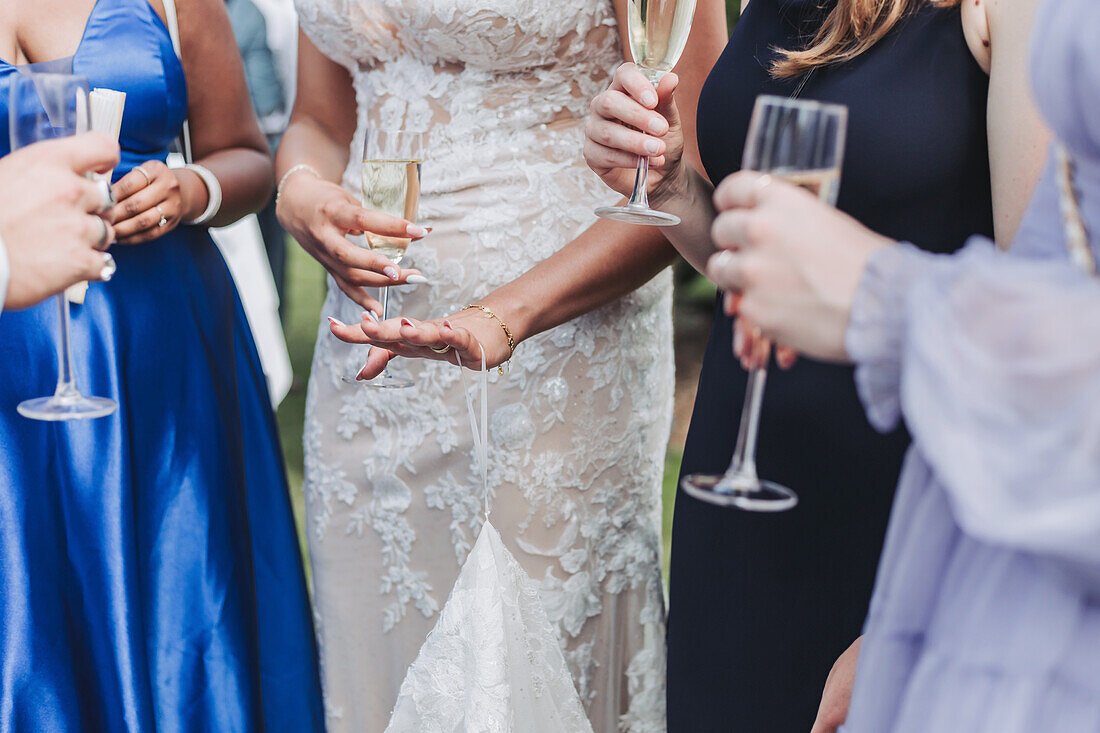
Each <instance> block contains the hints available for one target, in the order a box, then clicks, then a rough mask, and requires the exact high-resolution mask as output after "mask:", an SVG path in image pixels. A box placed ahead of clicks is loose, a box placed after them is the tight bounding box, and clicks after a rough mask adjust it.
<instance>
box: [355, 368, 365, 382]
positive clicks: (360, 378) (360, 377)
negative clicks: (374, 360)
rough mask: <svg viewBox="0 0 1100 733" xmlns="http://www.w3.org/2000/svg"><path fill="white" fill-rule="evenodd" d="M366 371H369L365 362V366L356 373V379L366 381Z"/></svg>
mask: <svg viewBox="0 0 1100 733" xmlns="http://www.w3.org/2000/svg"><path fill="white" fill-rule="evenodd" d="M365 371H367V365H366V364H364V365H363V367H362V368H361V369H360V370H359V371H358V372H356V373H355V379H356V380H357V381H360V382H365V381H366V379H367V378H366V377H364V376H363V372H365Z"/></svg>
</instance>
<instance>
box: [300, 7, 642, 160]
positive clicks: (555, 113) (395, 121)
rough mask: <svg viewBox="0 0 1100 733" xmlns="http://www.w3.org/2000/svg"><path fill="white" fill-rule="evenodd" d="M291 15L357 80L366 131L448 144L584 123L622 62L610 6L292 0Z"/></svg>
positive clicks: (314, 40)
mask: <svg viewBox="0 0 1100 733" xmlns="http://www.w3.org/2000/svg"><path fill="white" fill-rule="evenodd" d="M297 6H298V12H299V16H300V20H301V23H302V28H303V29H304V30H305V32H306V33H307V34H308V35H309V36H310V39H311V40H312V41H313V42H314V43H315V44H316V45H317V46H318V48H319V49H320V50H321V51H322V52H324V53H325V54H326V55H328V56H329V57H330V58H333V59H335V60H337V61H339V62H340V63H341V64H343V65H345V66H346V67H347V68H348V69H349V70H351V71H352V73H353V75H354V76H356V77H358V78H362V79H363V81H364V82H366V83H365V84H364V85H361V86H360V87H359V92H360V95H359V102H360V105H361V106H365V107H367V108H369V109H370V110H371V113H372V114H371V117H372V118H373V119H372V122H376V123H379V122H380V123H382V124H384V125H385V126H387V127H395V126H398V125H401V124H404V125H406V126H409V127H415V128H419V129H420V130H427V129H428V128H429V127H430V126H432V125H433V124H443V125H445V126H453V127H455V128H456V129H455V131H454V132H455V135H454V139H461V137H463V136H464V135H466V134H469V133H473V132H475V131H478V130H480V131H483V132H484V131H490V130H493V129H504V130H515V129H520V128H524V127H530V126H532V125H539V124H549V123H553V122H555V121H559V120H562V119H574V120H579V119H582V118H583V117H584V116H585V114H586V113H587V107H588V103H589V101H590V100H591V99H592V97H593V96H595V95H596V94H597V93H599V92H600V91H602V89H603V88H604V86H605V85H606V82H607V74H608V70H609V69H612V68H614V66H615V65H616V64H618V63H619V62H621V61H622V58H623V57H622V51H621V49H620V44H619V38H618V34H617V30H616V23H615V14H614V10H613V8H612V6H611V2H610V0H562V1H561V2H554V3H545V2H540V1H538V0H298V3H297ZM368 71H369V72H371V73H370V74H366V75H363V74H361V73H360V72H368ZM395 95H396V96H395ZM406 105H407V106H406ZM406 115H407V116H406ZM463 121H465V123H463ZM435 142H436V143H442V142H443V140H436V141H435Z"/></svg>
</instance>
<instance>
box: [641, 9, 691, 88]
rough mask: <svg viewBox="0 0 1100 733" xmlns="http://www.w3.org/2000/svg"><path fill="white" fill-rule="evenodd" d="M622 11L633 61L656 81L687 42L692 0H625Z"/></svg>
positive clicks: (673, 64) (650, 78) (676, 57)
mask: <svg viewBox="0 0 1100 733" xmlns="http://www.w3.org/2000/svg"><path fill="white" fill-rule="evenodd" d="M626 12H627V34H628V36H629V38H630V53H631V54H632V55H633V56H634V63H636V64H637V65H638V66H640V67H641V69H642V72H643V73H645V75H646V76H648V77H649V80H650V81H651V82H653V83H654V84H656V83H657V81H658V80H659V79H660V78H661V77H662V76H664V74H665V73H666V72H669V71H671V70H672V67H673V66H675V65H676V62H677V61H679V60H680V54H681V53H683V51H684V46H685V45H687V39H688V33H690V32H691V18H692V16H693V15H694V14H695V0H627V3H626Z"/></svg>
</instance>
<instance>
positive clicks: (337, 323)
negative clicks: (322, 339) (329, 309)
mask: <svg viewBox="0 0 1100 733" xmlns="http://www.w3.org/2000/svg"><path fill="white" fill-rule="evenodd" d="M328 322H329V325H330V326H343V325H344V324H343V323H341V322H340V321H338V320H336V319H335V318H333V317H332V316H328Z"/></svg>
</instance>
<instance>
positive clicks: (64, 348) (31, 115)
mask: <svg viewBox="0 0 1100 733" xmlns="http://www.w3.org/2000/svg"><path fill="white" fill-rule="evenodd" d="M10 94H11V99H10V104H9V108H8V115H9V124H10V128H9V129H10V135H11V149H12V150H16V149H18V148H22V147H26V146H27V145H31V144H33V143H36V142H39V141H41V140H49V139H52V138H59V137H68V136H71V135H77V134H80V133H82V132H87V131H88V130H89V129H90V127H91V113H90V108H89V105H88V80H87V79H85V78H84V77H82V76H73V75H71V74H54V73H40V72H34V71H30V72H21V73H18V74H13V75H12V78H11V90H10ZM57 305H58V311H59V323H60V329H61V334H60V339H59V341H58V345H57V360H58V378H57V388H56V389H55V390H54V393H53V396H51V397H39V398H36V399H31V400H26V401H24V402H20V403H19V406H18V407H17V408H16V409H17V410H18V411H19V414H20V415H22V416H23V417H27V418H30V419H32V420H49V421H57V420H80V419H90V418H95V417H104V416H105V415H110V414H111V413H113V412H114V411H115V410H116V409H118V405H117V404H115V402H114V400H109V399H106V398H104V397H85V396H84V395H82V394H81V393H80V390H79V389H77V386H76V374H75V371H74V369H73V357H72V346H71V345H70V343H69V329H70V321H69V301H68V299H67V298H66V297H65V294H64V293H61V294H59V295H58V296H57Z"/></svg>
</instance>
